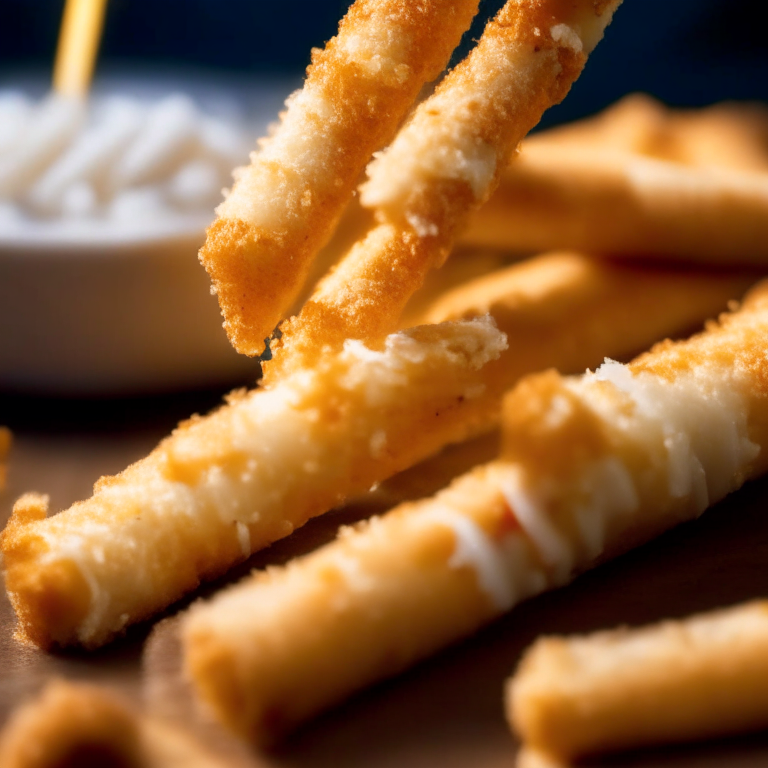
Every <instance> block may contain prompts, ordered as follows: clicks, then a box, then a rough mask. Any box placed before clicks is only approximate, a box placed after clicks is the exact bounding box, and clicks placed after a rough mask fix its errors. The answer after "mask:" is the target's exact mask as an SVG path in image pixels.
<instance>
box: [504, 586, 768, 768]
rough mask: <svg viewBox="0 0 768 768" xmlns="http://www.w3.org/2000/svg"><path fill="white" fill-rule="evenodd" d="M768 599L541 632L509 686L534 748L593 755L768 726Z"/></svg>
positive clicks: (567, 758)
mask: <svg viewBox="0 0 768 768" xmlns="http://www.w3.org/2000/svg"><path fill="white" fill-rule="evenodd" d="M766 649H768V603H766V602H765V601H757V602H752V603H747V604H745V605H741V606H738V607H735V608H729V609H726V610H721V611H714V612H711V613H706V614H702V615H699V616H693V617H691V618H688V619H684V620H682V621H665V622H662V623H659V624H655V625H653V626H649V627H643V628H641V629H633V630H629V629H618V630H613V631H608V632H596V633H594V634H592V635H587V636H585V637H568V638H562V637H546V638H541V639H539V640H537V641H536V643H534V645H533V646H532V647H531V648H530V649H529V650H528V651H526V653H525V655H524V656H523V659H522V661H521V662H520V666H519V667H518V669H517V672H516V673H515V675H514V677H512V678H511V679H510V680H509V681H508V683H507V687H506V698H505V701H506V709H507V717H508V719H509V723H510V725H511V726H512V728H513V729H514V730H515V732H516V733H517V735H518V736H519V737H520V738H521V739H522V740H523V742H524V749H525V750H526V752H529V753H539V754H541V755H543V757H545V758H550V759H552V760H553V762H554V761H557V762H561V763H565V764H568V763H570V762H571V761H572V760H574V759H576V758H579V757H583V756H586V755H594V754H597V753H601V752H608V751H614V750H620V749H629V748H635V747H642V746H648V745H654V744H665V743H672V742H681V741H689V740H694V739H704V738H713V737H717V736H725V735H729V734H734V733H741V732H745V731H751V730H757V729H761V728H766V727H768V688H766V685H765V680H766V678H767V677H768V653H766Z"/></svg>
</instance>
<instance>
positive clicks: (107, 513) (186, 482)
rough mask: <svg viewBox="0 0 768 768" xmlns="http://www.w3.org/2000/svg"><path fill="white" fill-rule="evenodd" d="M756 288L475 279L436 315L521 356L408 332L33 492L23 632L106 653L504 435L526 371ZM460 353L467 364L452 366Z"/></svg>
mask: <svg viewBox="0 0 768 768" xmlns="http://www.w3.org/2000/svg"><path fill="white" fill-rule="evenodd" d="M748 279H749V278H742V277H729V278H725V277H721V276H719V275H717V274H712V275H707V274H701V275H697V276H695V275H694V274H682V273H674V272H669V273H665V272H663V271H657V272H655V273H654V272H648V273H642V274H640V273H638V272H637V271H636V270H633V269H629V268H624V267H616V268H611V267H609V266H608V265H605V264H602V263H600V262H596V261H594V260H590V259H588V258H586V257H583V256H579V255H576V254H559V255H551V256H546V257H541V258H540V259H537V260H533V261H532V262H530V263H527V264H521V265H519V266H517V267H515V268H513V269H512V270H510V271H509V272H508V273H505V274H504V275H502V276H500V277H499V278H498V280H495V281H494V287H493V291H494V292H493V293H491V295H490V296H487V297H486V298H487V302H486V303H483V302H484V299H483V297H482V296H481V295H478V290H479V289H480V288H482V290H483V291H485V290H486V289H485V288H483V287H482V285H481V286H476V285H472V284H470V285H469V286H467V288H466V289H464V290H463V291H462V292H459V293H456V294H453V295H450V296H448V297H446V300H445V302H441V303H439V304H438V305H436V307H435V309H434V313H441V314H442V315H444V316H450V315H453V316H457V317H464V316H466V317H469V316H476V315H478V314H483V313H484V312H485V311H487V310H490V311H491V312H492V313H496V314H498V317H499V322H500V323H501V324H502V326H503V328H502V330H504V329H506V330H508V331H509V332H510V334H514V335H513V336H511V341H512V345H511V349H509V350H507V351H501V349H500V348H499V347H500V345H499V344H498V343H497V342H498V341H499V336H498V334H496V332H494V331H492V330H491V329H489V328H488V327H487V326H483V327H482V328H481V327H480V326H472V328H474V330H472V328H469V329H468V328H466V327H465V329H464V330H461V329H460V328H456V329H455V330H453V331H450V330H449V329H447V328H446V327H444V326H443V327H442V329H441V328H430V329H421V330H417V331H415V332H413V333H411V334H406V335H404V336H398V337H393V338H392V339H391V342H390V350H389V353H388V357H387V355H385V356H384V358H379V357H378V354H379V353H374V352H367V351H365V350H364V349H363V348H362V347H361V346H360V345H358V344H356V343H353V344H352V346H351V348H350V350H349V351H348V352H343V353H341V354H340V355H330V356H327V357H325V358H324V359H323V361H322V363H321V365H319V366H318V367H317V368H316V369H315V370H314V371H312V372H309V371H307V372H299V373H297V374H296V376H294V377H293V378H288V379H286V380H283V381H281V382H279V383H278V384H276V385H275V386H274V387H273V388H272V389H267V390H262V391H256V392H252V393H250V394H248V395H240V396H238V397H235V398H233V401H232V402H231V404H230V405H229V406H227V407H225V408H224V409H222V410H220V411H218V412H216V413H214V414H212V415H211V416H209V417H207V418H204V419H196V420H194V421H193V422H191V423H190V424H188V425H186V426H185V427H183V428H181V429H179V430H178V431H177V432H176V433H175V434H174V435H173V436H172V437H171V438H169V439H168V440H166V441H165V442H164V443H162V444H161V445H160V447H159V448H158V449H157V450H156V451H154V452H153V453H152V454H151V455H150V456H149V457H148V458H147V459H145V460H143V461H142V462H139V463H138V464H136V465H134V466H133V467H131V468H129V469H128V470H126V472H124V473H123V474H122V475H120V476H118V477H117V478H112V479H107V480H104V481H102V482H100V483H99V484H97V487H96V489H95V494H94V496H93V497H92V498H91V499H90V500H88V501H85V502H82V503H80V504H76V505H75V506H73V507H72V508H71V509H69V510H68V511H66V512H64V513H62V514H61V515H56V516H54V517H52V518H48V519H46V512H47V501H46V499H44V498H41V497H37V496H28V497H24V499H22V500H20V501H19V502H18V503H17V506H16V510H15V513H14V516H13V517H12V518H11V521H10V522H9V524H8V527H7V529H6V532H5V533H4V534H3V541H2V546H3V551H4V553H5V563H6V569H7V576H6V586H7V589H8V592H9V596H10V599H11V602H12V603H13V605H14V607H15V609H16V611H17V614H18V616H19V619H20V622H21V627H22V629H23V631H24V632H25V633H26V634H27V635H28V636H29V637H31V638H32V639H33V640H34V641H35V642H37V643H39V644H41V645H44V646H47V645H50V644H61V645H69V644H83V645H86V646H95V645H99V644H102V643H104V642H106V641H107V640H109V639H110V638H111V637H113V636H114V634H115V633H118V632H120V631H121V630H122V628H123V627H125V626H127V625H128V624H130V623H133V622H135V621H138V620H140V619H143V618H147V617H148V616H150V615H152V614H153V613H154V612H156V611H158V610H161V609H162V608H164V607H166V606H167V605H168V604H170V603H171V602H173V601H174V600H176V599H178V598H179V597H181V596H182V595H183V594H185V593H186V592H188V591H190V590H192V589H194V588H195V587H196V586H197V585H198V583H199V582H200V581H201V580H204V579H209V578H212V577H214V576H216V575H218V574H220V573H222V572H224V571H225V570H227V569H228V568H229V567H231V566H232V565H234V564H235V563H237V562H239V561H240V560H242V559H244V558H245V557H246V556H247V554H249V553H250V552H251V551H255V550H257V549H259V548H261V547H263V546H266V545H267V544H268V543H270V542H271V541H274V540H275V539H278V538H281V537H282V536H285V535H287V534H288V533H290V532H291V531H292V530H293V528H295V527H298V526H300V525H302V524H303V523H304V522H306V520H307V519H308V518H309V517H311V516H313V515H316V514H320V513H322V512H324V511H326V510H327V509H329V508H331V507H332V506H334V505H335V504H336V503H338V502H339V501H340V500H341V499H343V497H344V496H346V495H349V494H356V493H360V492H362V491H366V490H367V489H368V488H369V487H370V485H371V484H372V483H373V482H376V481H381V480H383V479H385V478H386V477H388V476H390V475H392V474H393V473H395V472H397V471H399V470H402V469H405V468H407V467H409V466H411V465H412V464H414V463H416V462H417V461H419V460H421V459H423V458H425V457H427V456H429V455H430V454H433V453H435V452H437V451H438V450H440V449H441V448H442V447H444V446H445V445H446V444H449V443H452V442H456V441H459V440H462V439H464V438H465V437H466V436H468V435H470V434H473V433H474V432H476V431H477V430H482V429H486V428H490V427H491V426H492V425H493V423H494V421H495V419H496V417H497V414H498V404H499V401H500V397H501V395H502V393H503V392H504V390H506V389H507V388H508V387H509V386H511V385H512V384H514V383H515V382H516V381H517V379H518V378H519V377H520V376H521V375H523V374H525V373H528V372H530V371H532V370H536V369H537V368H541V367H547V366H552V365H554V366H557V367H560V368H561V370H563V371H565V372H575V371H578V370H583V369H584V368H585V367H587V366H596V365H598V364H599V363H600V362H601V361H602V359H603V357H604V356H605V355H609V356H614V357H620V356H624V355H627V354H629V353H630V352H631V351H634V350H635V349H637V348H638V347H647V346H648V345H650V344H651V343H653V341H654V340H656V339H657V338H659V337H661V336H663V335H665V334H669V333H681V332H684V331H686V330H687V329H688V328H690V327H691V326H695V325H698V324H700V323H701V322H702V321H703V319H704V318H705V317H706V316H707V315H712V314H715V313H716V312H717V311H718V310H719V309H721V308H722V307H724V306H725V304H726V303H727V301H728V300H729V299H731V298H738V297H739V296H740V294H741V292H742V291H743V289H744V287H745V285H746V284H747V281H748ZM496 286H503V288H504V291H505V292H506V295H499V294H498V292H496ZM683 288H684V290H683ZM435 318H436V315H435V314H433V315H432V319H435ZM566 318H567V319H568V323H567V327H568V332H567V334H565V335H564V334H563V333H562V331H561V326H562V323H563V321H564V320H565V319H566ZM483 328H484V330H483ZM462 334H464V336H463V337H462ZM397 339H400V341H397ZM409 339H411V341H408V340H409ZM451 339H452V341H451ZM452 344H453V345H454V346H453V349H454V351H457V350H460V349H463V350H464V352H466V354H467V357H466V358H463V357H461V355H459V356H458V357H452V356H451V354H452V353H450V349H451V345H452ZM483 344H488V345H490V346H491V347H494V346H495V347H496V350H495V351H494V352H493V354H496V352H498V353H499V354H500V357H499V359H498V361H493V360H490V359H487V358H488V357H490V356H491V355H490V354H489V355H487V356H484V353H483V352H482V351H481V347H482V345H483ZM411 345H412V346H411ZM443 345H447V347H443ZM472 349H474V350H475V352H477V355H476V356H475V355H474V353H472V352H471V350H472ZM415 350H420V351H419V354H423V355H424V358H423V360H422V361H421V362H419V361H418V357H416V358H414V357H413V355H412V352H413V351H415ZM488 351H489V353H490V352H491V350H490V349H489V350H488ZM462 354H463V353H462ZM386 360H389V363H387V364H385V362H386ZM471 360H474V361H475V362H474V363H472V362H471ZM468 361H470V362H468ZM481 362H484V365H483V366H482V367H481V369H480V370H478V371H475V370H473V369H472V365H473V364H480V363H481ZM390 363H391V365H392V366H393V367H392V368H391V369H388V367H387V365H389V364H390ZM401 377H402V379H401ZM433 377H434V378H433ZM369 393H377V394H376V397H375V398H374V399H372V400H370V401H369V400H367V397H368V394H369ZM467 393H472V394H473V395H474V397H471V398H469V397H466V395H467ZM461 397H464V400H460V398H461ZM452 403H455V407H454V406H453V405H452ZM433 406H434V407H433ZM254 462H255V464H254ZM417 471H418V470H417ZM257 516H258V520H257V519H256V517H257ZM192 553H194V556H192Z"/></svg>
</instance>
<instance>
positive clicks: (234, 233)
mask: <svg viewBox="0 0 768 768" xmlns="http://www.w3.org/2000/svg"><path fill="white" fill-rule="evenodd" d="M477 4H478V2H477V0H460V1H459V2H456V0H450V2H449V1H448V0H424V1H423V2H419V3H404V2H403V1H402V0H357V2H356V3H354V4H353V5H352V7H351V8H350V10H349V12H348V13H347V15H346V17H345V18H344V19H343V21H342V22H341V24H340V27H339V33H338V35H337V37H335V38H334V39H333V40H331V41H330V42H329V43H328V45H327V46H326V48H325V50H315V51H314V52H313V55H312V64H311V65H310V67H309V68H308V70H307V79H306V82H305V84H304V88H303V91H302V92H300V93H299V94H295V95H294V96H293V97H291V99H290V100H289V102H288V106H287V111H286V113H285V114H284V115H283V117H282V123H281V125H280V126H279V127H278V128H277V129H276V131H275V132H274V134H273V135H272V136H271V137H270V138H269V139H267V140H265V141H264V142H263V143H262V146H261V149H260V150H259V151H258V152H256V153H255V154H254V155H253V157H252V160H251V165H250V166H249V167H248V168H245V169H240V170H239V171H237V173H236V183H235V186H234V188H233V190H232V192H231V193H230V195H229V197H228V198H227V199H226V201H225V202H224V203H223V204H222V205H221V206H220V208H219V210H218V215H219V219H218V221H217V222H216V223H215V224H214V225H213V226H212V227H211V228H210V229H209V231H208V239H207V241H206V244H205V246H204V247H203V249H202V250H201V251H200V260H201V262H202V263H203V265H204V266H205V268H206V269H207V270H208V273H209V274H210V275H211V279H212V281H213V285H214V288H215V290H216V292H217V293H218V296H219V303H220V305H221V309H222V314H223V315H224V318H225V323H224V326H225V328H226V330H227V333H228V335H229V337H230V341H231V342H232V344H233V345H234V346H235V348H236V349H237V350H238V351H239V352H242V353H244V354H249V355H257V354H260V353H261V351H262V350H263V349H264V339H265V338H266V337H268V336H269V335H271V333H272V330H273V328H274V327H275V326H276V325H277V323H278V322H279V321H280V320H281V319H282V317H283V316H284V314H285V312H286V311H287V310H288V309H289V308H290V306H291V305H292V303H293V302H294V300H295V298H296V295H297V294H298V292H299V290H300V288H301V286H302V284H303V282H304V280H305V278H306V277H307V274H308V271H309V269H310V264H311V260H312V258H313V257H314V255H315V254H316V253H317V251H318V250H319V249H320V248H321V247H322V246H323V245H324V244H325V242H326V241H327V240H328V238H329V237H330V235H331V233H332V231H333V228H334V226H335V225H336V222H337V220H338V218H339V216H340V214H341V212H342V210H343V208H344V206H345V205H346V204H347V202H348V201H349V199H350V197H351V195H352V191H353V189H354V186H355V184H356V183H357V180H358V177H359V175H360V173H361V172H362V170H363V168H364V167H365V164H366V163H367V162H368V160H369V158H370V156H371V153H372V152H373V151H374V150H376V149H378V148H379V147H381V146H382V145H383V144H385V143H386V142H387V141H388V140H389V139H390V138H391V136H392V135H393V134H394V132H395V130H396V129H397V126H398V124H399V123H400V121H401V120H402V118H403V116H404V115H405V112H406V110H407V109H408V107H409V106H410V105H411V103H412V102H413V100H414V99H415V98H416V96H417V94H418V92H419V90H420V89H421V87H422V86H423V85H424V83H425V82H427V81H429V80H432V79H434V78H435V77H437V75H438V74H439V73H440V72H441V71H442V69H443V67H444V66H445V64H446V63H447V61H448V58H449V57H450V54H451V52H452V51H453V49H454V48H455V46H456V45H457V44H458V42H459V40H460V38H461V35H462V34H463V33H464V31H465V30H466V29H467V27H468V26H469V24H470V21H471V19H472V17H473V16H474V14H475V12H476V11H477Z"/></svg>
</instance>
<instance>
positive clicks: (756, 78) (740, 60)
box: [0, 0, 768, 125]
mask: <svg viewBox="0 0 768 768" xmlns="http://www.w3.org/2000/svg"><path fill="white" fill-rule="evenodd" d="M501 4H502V0H482V2H481V14H480V18H479V19H478V21H477V23H476V24H475V27H474V28H473V29H472V30H471V31H470V32H469V34H468V35H467V39H466V40H465V43H464V49H465V50H466V49H467V48H468V47H469V45H470V42H469V41H471V40H472V39H473V38H476V37H477V36H478V34H479V32H480V30H481V28H482V24H483V23H484V20H485V19H487V18H488V17H489V16H490V15H491V14H492V13H493V12H495V10H496V9H497V8H498V7H499V6H500V5H501ZM348 5H349V2H348V0H282V1H281V2H274V0H111V2H110V3H109V7H108V11H107V19H106V29H105V34H104V39H103V44H102V47H101V55H100V60H99V70H100V71H102V72H107V71H110V70H114V69H115V68H117V69H120V70H122V71H124V70H125V69H129V68H135V67H140V68H142V69H146V68H154V69H157V68H161V69H163V70H167V69H179V68H183V69H184V70H189V69H197V70H207V71H208V72H209V73H212V74H219V75H225V76H229V77H232V78H234V79H238V78H240V77H242V76H246V77H249V78H250V77H261V76H275V75H278V76H288V77H296V78H298V77H300V76H301V73H302V71H303V69H304V67H305V66H306V65H307V63H308V58H309V51H310V49H311V47H312V46H319V45H322V44H323V43H324V41H325V40H327V39H328V38H329V37H331V36H333V34H334V32H335V29H336V25H337V22H338V19H339V18H340V16H341V15H342V14H343V12H344V11H345V10H346V8H347V6H348ZM762 6H763V4H762V3H760V2H759V1H758V0H742V1H741V2H739V3H736V2H734V0H627V2H625V3H624V5H623V6H622V7H621V9H620V10H619V12H618V16H617V23H615V24H614V25H613V27H612V28H611V30H610V34H609V35H608V36H607V38H606V40H605V41H604V43H603V44H602V45H601V46H600V47H598V49H597V51H596V53H595V55H594V57H593V59H592V60H591V61H590V64H589V67H588V69H587V72H586V73H585V75H584V76H583V77H582V79H581V80H580V81H579V82H578V84H577V85H576V87H575V88H574V91H573V93H572V94H571V96H570V97H569V98H568V99H567V102H566V103H565V104H564V105H562V106H561V107H558V108H557V109H555V110H552V111H551V113H550V114H549V115H547V116H546V117H545V122H544V123H543V125H546V124H552V123H555V122H560V121H565V120H569V119H572V118H575V117H580V116H583V115H586V114H589V113H592V112H595V111H597V110H598V109H600V108H602V107H604V106H605V105H607V104H609V103H610V102H612V101H615V100H616V99H617V98H618V97H619V96H621V95H622V94H624V93H627V92H629V91H636V90H640V91H646V92H648V93H651V94H653V95H655V96H657V97H659V98H660V99H662V100H663V101H665V102H667V103H669V104H673V105H679V106H699V105H703V104H707V103H711V102H713V101H719V100H723V99H760V100H764V101H766V100H768V46H767V45H766V43H765V35H764V32H763V29H762V25H761V24H759V23H758V18H759V16H758V11H759V10H761V9H762ZM62 8H63V0H0V18H1V19H2V23H0V76H2V78H3V80H4V81H5V82H6V83H7V82H8V74H9V73H10V72H12V71H13V70H18V69H23V70H29V69H43V68H46V67H49V66H50V63H51V61H52V56H53V51H54V47H55V42H56V36H57V31H58V25H59V21H60V18H61V12H62ZM737 8H738V12H736V9H737Z"/></svg>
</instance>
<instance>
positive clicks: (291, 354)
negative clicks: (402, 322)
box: [266, 0, 619, 379]
mask: <svg viewBox="0 0 768 768" xmlns="http://www.w3.org/2000/svg"><path fill="white" fill-rule="evenodd" d="M618 4H619V3H618V2H611V3H609V4H606V3H605V2H587V1H586V0H582V2H576V3H574V2H563V1H562V0H510V2H508V3H507V4H506V5H505V6H504V7H503V8H502V10H501V11H500V12H499V14H498V15H497V17H496V18H495V19H494V20H492V21H491V22H490V23H489V24H488V26H487V27H486V29H485V32H484V33H483V36H482V38H481V39H480V41H479V43H478V45H477V47H476V48H475V49H474V50H473V51H472V52H471V53H470V55H469V56H468V57H467V58H466V59H465V60H464V61H463V62H461V63H460V64H459V65H458V66H457V67H456V68H455V69H454V70H453V71H452V72H450V73H449V75H448V76H447V77H446V78H445V80H444V81H443V82H442V83H441V84H440V86H439V87H438V89H437V90H436V92H435V93H434V94H433V96H431V97H430V98H429V99H427V100H426V101H425V102H424V103H422V104H421V105H419V107H418V108H417V109H416V110H415V112H414V114H413V116H412V117H411V119H410V120H409V122H408V123H407V124H406V126H405V127H404V128H403V129H402V130H401V131H400V133H399V134H398V136H397V137H396V139H395V141H394V142H393V144H392V145H391V146H390V147H389V149H387V150H386V151H385V152H384V153H382V155H381V156H380V157H378V158H377V159H376V160H374V161H373V163H372V164H371V165H370V166H369V169H368V176H369V180H368V181H367V182H366V183H365V184H364V185H363V187H362V190H361V191H362V202H363V204H364V205H365V206H367V207H369V208H372V209H374V210H375V211H376V213H377V216H378V218H379V220H380V222H381V223H380V225H379V226H378V228H376V229H374V230H373V231H372V232H371V233H370V234H369V235H368V237H367V238H366V239H365V240H363V241H361V242H360V243H359V244H358V245H357V246H355V247H354V248H353V249H352V250H351V251H350V253H349V255H348V256H347V257H346V258H345V259H344V260H342V262H341V263H340V265H339V266H338V267H337V268H336V270H335V271H334V272H333V273H331V274H330V275H329V276H328V277H327V278H326V279H325V280H324V281H323V282H322V283H321V284H320V286H319V287H318V289H317V290H316V292H315V294H314V296H313V297H312V299H311V300H310V302H309V304H308V306H307V310H306V312H302V313H300V314H299V316H298V317H297V318H295V319H293V320H291V321H290V322H288V323H286V324H284V325H283V328H282V330H283V338H282V341H281V347H282V348H281V350H280V354H279V355H276V357H275V359H274V360H273V361H272V362H271V363H270V364H268V366H267V368H266V375H267V378H268V379H269V378H272V377H275V376H278V375H281V372H282V373H284V372H285V371H286V370H289V369H292V368H294V367H296V366H299V365H303V364H309V365H311V364H312V362H313V360H314V359H315V358H316V356H317V355H318V354H322V352H321V350H322V349H323V348H324V347H331V348H334V347H338V346H339V345H340V344H342V343H343V341H344V339H346V338H362V339H364V340H367V341H375V340H376V339H379V338H381V337H382V336H383V335H386V333H389V332H391V331H392V329H393V328H394V327H396V323H397V318H398V317H399V315H400V313H401V312H402V310H403V308H404V306H405V303H406V302H407V300H408V298H409V297H410V296H411V294H412V293H413V292H414V291H415V290H416V289H417V288H418V287H419V286H420V285H421V283H422V282H423V280H424V276H425V275H426V274H427V272H428V271H429V270H430V269H432V268H433V267H435V266H439V265H440V264H441V263H442V262H443V261H444V259H445V257H446V256H447V254H448V251H449V249H450V247H451V246H452V245H453V242H454V240H455V238H456V236H457V232H458V231H459V229H460V228H461V227H462V226H463V225H464V223H465V222H466V220H467V218H468V216H469V214H470V212H471V211H472V210H474V209H475V208H477V207H478V206H479V205H481V204H482V203H483V202H484V201H485V200H487V199H488V197H489V195H490V193H491V192H492V190H493V189H494V188H495V186H496V185H497V183H498V177H499V174H500V171H501V169H502V168H504V167H506V165H507V163H508V161H509V159H510V157H511V155H512V154H513V152H514V151H515V148H516V146H517V144H518V142H519V141H520V140H521V139H522V138H523V137H524V136H525V134H526V133H528V131H529V130H530V129H531V128H532V127H533V126H534V125H535V124H536V123H537V122H538V121H539V119H540V118H541V115H542V113H543V112H544V110H546V109H547V108H548V107H549V106H551V105H552V104H555V103H557V102H559V101H560V100H561V99H562V98H563V97H564V96H565V94H566V93H567V92H568V90H569V88H570V86H571V84H572V83H573V81H574V80H575V79H576V78H577V77H578V75H579V73H580V72H581V70H582V68H583V66H584V63H585V61H586V56H587V52H588V51H589V50H591V47H592V46H593V45H594V44H596V42H597V40H599V38H600V37H601V36H602V30H603V28H604V27H605V26H606V25H607V23H608V22H609V21H610V18H611V15H612V11H613V9H615V7H617V6H618ZM537 25H540V26H537ZM536 30H538V34H536ZM564 30H565V31H564ZM598 32H599V34H598ZM580 35H581V36H580ZM582 37H583V39H582ZM446 158H447V159H446ZM468 169H469V170H468ZM320 317H321V318H322V322H318V318H320ZM360 334H365V335H360Z"/></svg>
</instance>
